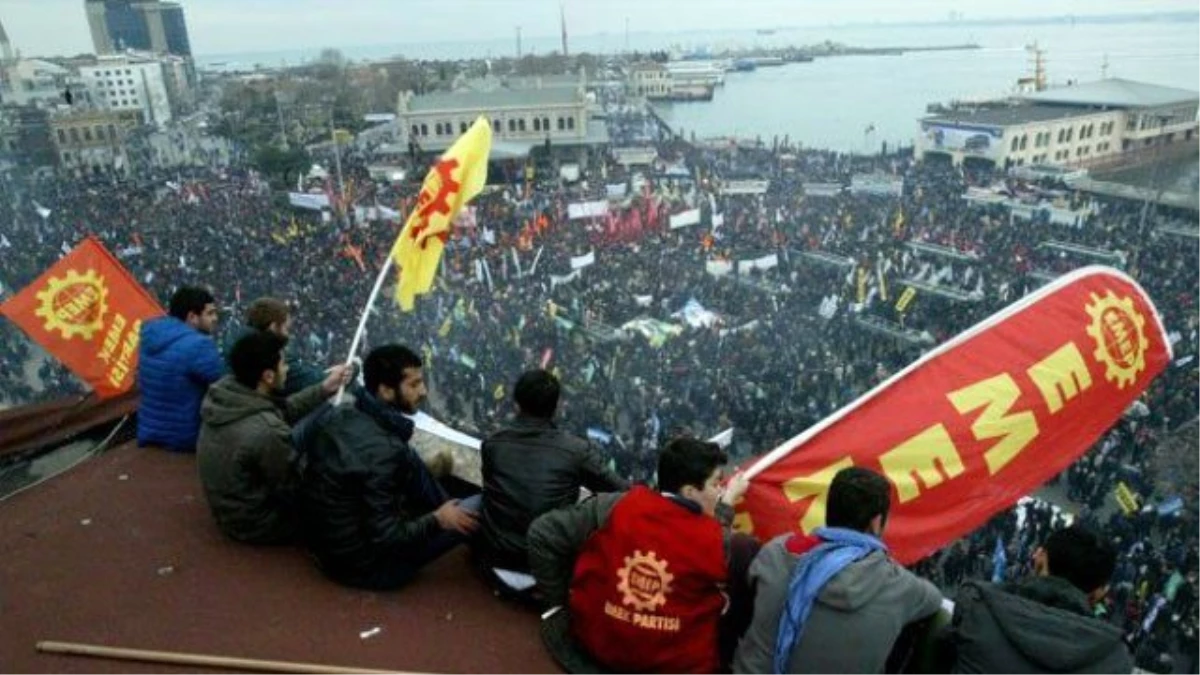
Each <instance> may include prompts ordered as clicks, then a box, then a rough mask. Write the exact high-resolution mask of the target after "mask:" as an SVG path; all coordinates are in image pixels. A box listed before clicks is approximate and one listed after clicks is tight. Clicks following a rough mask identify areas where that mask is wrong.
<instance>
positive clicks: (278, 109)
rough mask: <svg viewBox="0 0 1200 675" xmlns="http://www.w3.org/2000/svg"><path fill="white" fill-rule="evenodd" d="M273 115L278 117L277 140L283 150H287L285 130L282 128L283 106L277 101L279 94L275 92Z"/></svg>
mask: <svg viewBox="0 0 1200 675" xmlns="http://www.w3.org/2000/svg"><path fill="white" fill-rule="evenodd" d="M275 113H276V114H277V115H278V116H279V138H280V142H281V143H282V144H283V149H284V150H287V149H288V139H287V130H285V129H284V126H283V105H282V104H281V103H280V101H279V92H275Z"/></svg>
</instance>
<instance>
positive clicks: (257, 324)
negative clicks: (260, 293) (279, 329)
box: [246, 298, 291, 330]
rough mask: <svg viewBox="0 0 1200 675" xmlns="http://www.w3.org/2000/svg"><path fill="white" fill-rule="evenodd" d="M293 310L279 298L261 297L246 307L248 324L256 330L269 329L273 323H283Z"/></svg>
mask: <svg viewBox="0 0 1200 675" xmlns="http://www.w3.org/2000/svg"><path fill="white" fill-rule="evenodd" d="M290 315H291V311H290V310H289V309H288V306H287V303H286V302H284V301H282V300H280V299H279V298H259V299H257V300H255V301H254V302H252V303H250V307H248V308H247V309H246V325H248V326H250V327H251V328H253V329H254V330H269V329H270V328H271V324H273V323H278V324H280V325H283V324H284V323H285V322H286V321H287V318H288V316H290Z"/></svg>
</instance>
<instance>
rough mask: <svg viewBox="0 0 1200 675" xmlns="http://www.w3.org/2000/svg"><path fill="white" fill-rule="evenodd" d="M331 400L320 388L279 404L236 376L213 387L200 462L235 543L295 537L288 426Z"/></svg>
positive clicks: (204, 412) (213, 504)
mask: <svg viewBox="0 0 1200 675" xmlns="http://www.w3.org/2000/svg"><path fill="white" fill-rule="evenodd" d="M325 398H326V395H325V393H324V392H323V391H322V390H321V385H319V384H316V385H312V386H310V387H308V388H306V389H304V390H302V391H300V392H299V393H296V394H293V395H292V396H290V397H289V398H287V399H275V398H272V397H270V396H266V395H264V394H260V393H259V392H257V391H254V390H252V389H248V388H246V387H244V386H242V385H241V384H238V382H237V381H236V380H235V379H233V377H232V376H229V375H227V376H225V377H223V378H222V379H221V380H219V381H218V382H217V383H216V384H214V385H213V386H212V387H210V388H209V390H208V394H207V395H206V396H205V397H204V403H203V404H202V405H201V406H200V420H201V424H200V439H199V441H198V442H197V444H196V463H197V465H198V466H199V469H200V482H201V484H202V485H203V486H204V494H205V497H207V499H208V506H209V508H210V509H211V511H212V514H213V518H214V519H216V521H217V526H218V527H220V528H221V531H222V532H224V533H225V534H226V535H227V536H229V537H230V538H231V539H235V540H237V541H241V542H245V543H251V544H276V543H283V542H287V541H290V540H292V539H294V538H295V535H296V528H297V524H296V519H295V516H294V514H293V513H292V509H291V503H292V501H293V494H294V492H295V489H296V476H295V475H294V472H293V471H292V458H293V454H294V450H293V448H292V438H291V427H290V426H289V425H290V424H293V423H295V422H296V421H298V420H300V419H301V418H303V417H304V416H305V415H307V414H308V413H310V412H312V411H313V410H315V409H316V408H317V407H318V406H319V405H321V403H322V402H323V401H324V400H325Z"/></svg>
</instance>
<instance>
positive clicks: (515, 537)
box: [476, 370, 629, 572]
mask: <svg viewBox="0 0 1200 675" xmlns="http://www.w3.org/2000/svg"><path fill="white" fill-rule="evenodd" d="M559 391H560V389H559V384H558V379H557V378H555V377H554V376H553V375H551V374H550V373H548V372H546V371H545V370H530V371H528V372H526V373H524V374H523V375H521V378H520V379H518V380H517V384H516V387H514V389H513V399H514V400H515V401H516V403H517V417H516V419H515V420H514V421H513V423H512V425H511V426H509V427H508V428H506V429H503V430H502V431H499V432H497V433H496V434H494V435H493V436H492V437H491V438H489V439H487V440H486V441H485V442H484V443H483V449H482V460H483V508H482V512H481V518H480V525H481V526H482V527H481V529H480V532H479V536H478V537H477V538H476V553H477V554H478V555H479V557H480V562H482V563H483V564H484V565H486V566H489V567H499V568H502V569H508V570H513V571H518V572H527V571H528V570H529V545H528V543H527V542H526V539H525V534H526V532H527V531H528V530H529V525H530V523H532V522H533V521H534V519H535V518H537V517H538V516H540V515H542V514H543V513H546V512H547V511H552V510H554V509H557V508H562V507H564V506H570V505H571V504H574V503H575V502H577V501H579V489H580V488H581V487H585V488H587V489H588V490H591V491H592V492H621V491H624V490H626V489H628V488H629V483H628V482H627V481H625V480H624V479H622V478H621V477H619V476H618V475H617V474H616V473H615V472H613V471H612V470H611V469H609V468H608V467H607V466H606V464H605V462H604V459H603V458H602V457H601V456H600V453H599V451H598V449H597V448H596V447H595V446H594V445H592V444H591V443H589V442H588V441H586V440H584V439H581V438H577V437H575V436H572V435H571V434H568V433H566V432H565V431H561V430H559V429H558V428H557V427H556V426H555V425H554V421H553V420H554V412H555V410H556V409H557V408H558V398H559Z"/></svg>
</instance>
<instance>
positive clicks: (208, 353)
mask: <svg viewBox="0 0 1200 675" xmlns="http://www.w3.org/2000/svg"><path fill="white" fill-rule="evenodd" d="M216 327H217V304H216V299H215V298H213V295H212V293H210V292H209V291H208V290H207V289H204V288H198V287H193V286H184V287H182V288H180V289H179V290H177V291H175V294H174V295H173V296H171V307H170V314H169V315H167V316H164V317H159V318H157V319H151V320H150V321H147V322H146V323H145V324H143V325H142V329H141V339H140V341H139V347H138V365H137V385H138V389H139V390H140V391H141V393H142V398H141V401H140V402H139V403H138V416H137V425H138V426H137V439H138V445H139V446H147V445H152V446H159V447H165V448H167V449H168V450H174V451H176V452H195V450H196V437H197V435H199V433H200V402H201V400H203V399H204V393H205V392H206V391H208V386H209V385H210V384H212V383H213V382H216V381H217V380H218V379H220V378H221V375H223V374H224V372H225V365H224V364H223V363H221V353H220V352H219V351H218V350H217V345H216V343H215V342H213V339H212V333H213V331H214V330H215V329H216Z"/></svg>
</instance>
